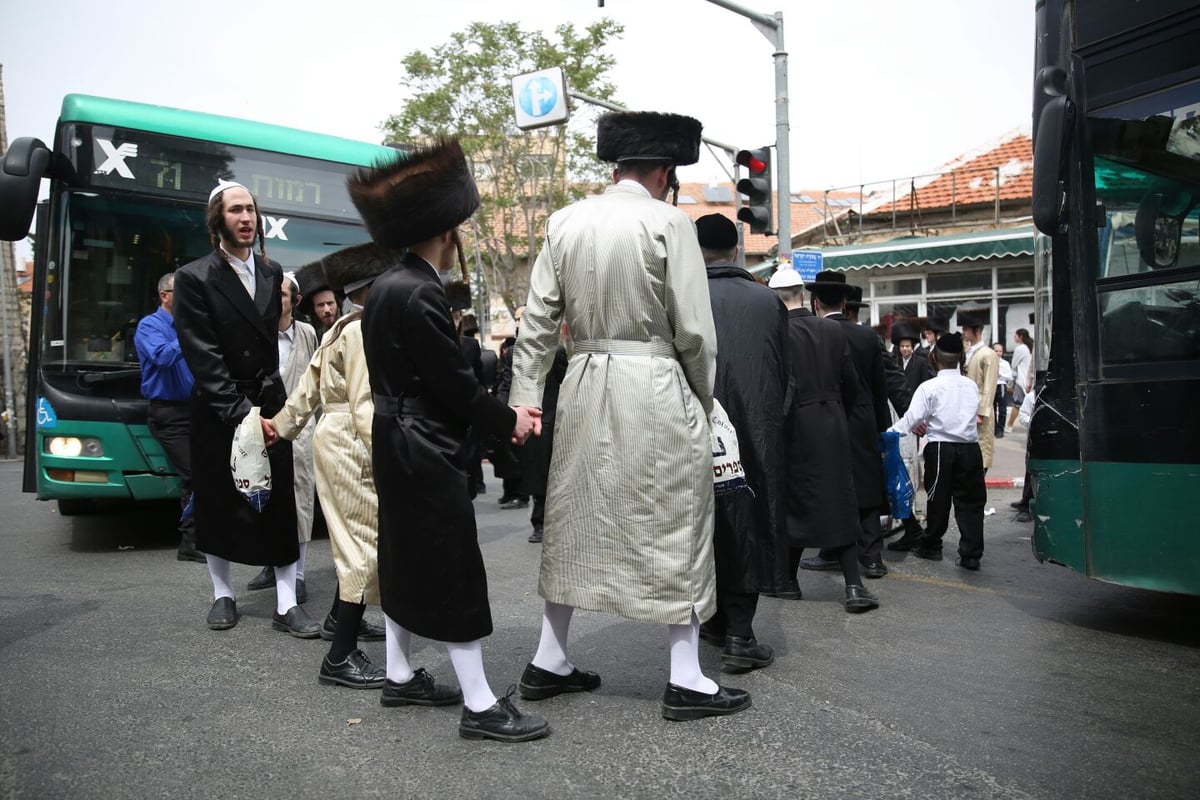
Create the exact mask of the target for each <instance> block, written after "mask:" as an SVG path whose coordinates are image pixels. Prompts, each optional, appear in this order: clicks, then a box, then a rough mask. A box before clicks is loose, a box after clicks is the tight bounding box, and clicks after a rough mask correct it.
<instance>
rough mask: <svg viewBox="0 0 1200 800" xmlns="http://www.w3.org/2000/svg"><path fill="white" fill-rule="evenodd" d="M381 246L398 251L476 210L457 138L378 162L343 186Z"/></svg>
mask: <svg viewBox="0 0 1200 800" xmlns="http://www.w3.org/2000/svg"><path fill="white" fill-rule="evenodd" d="M346 186H347V188H349V190H350V199H351V200H352V201H353V202H354V207H355V208H357V209H358V213H359V214H361V215H362V218H363V222H364V223H365V224H366V226H367V230H368V231H370V232H371V238H372V239H374V240H375V243H376V244H378V245H379V246H380V247H383V248H385V249H389V250H399V249H402V248H405V247H408V246H409V245H414V244H416V243H418V242H423V241H425V240H426V239H431V238H433V237H434V236H437V235H438V234H439V233H444V232H446V231H448V230H451V229H452V228H455V227H457V226H458V225H459V223H461V222H463V221H464V220H466V219H468V218H469V217H470V216H471V215H472V214H474V213H475V209H477V208H479V190H478V189H477V188H476V187H475V179H474V178H472V177H471V170H470V168H469V167H468V166H467V159H466V156H464V155H463V151H462V147H461V146H460V145H459V143H458V140H457V139H439V140H437V141H436V142H435V143H434V144H433V145H432V146H430V147H418V148H415V149H414V150H412V151H410V152H407V153H401V152H397V153H396V155H395V156H394V157H388V158H384V159H382V160H380V161H379V162H377V163H376V164H375V166H374V167H371V168H370V169H366V168H364V169H360V170H358V171H356V172H355V173H354V174H353V175H351V176H350V178H349V179H348V180H347V181H346Z"/></svg>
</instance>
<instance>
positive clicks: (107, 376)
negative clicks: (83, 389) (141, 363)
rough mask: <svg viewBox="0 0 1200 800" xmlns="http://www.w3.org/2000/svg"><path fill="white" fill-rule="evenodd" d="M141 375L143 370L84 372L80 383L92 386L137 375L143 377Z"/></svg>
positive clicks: (81, 374)
mask: <svg viewBox="0 0 1200 800" xmlns="http://www.w3.org/2000/svg"><path fill="white" fill-rule="evenodd" d="M141 374H142V371H141V369H118V370H113V371H111V372H83V373H80V375H79V382H80V383H81V384H83V385H84V386H91V385H92V384H93V383H107V382H108V381H119V380H122V379H124V378H132V377H134V376H135V375H136V376H138V377H141Z"/></svg>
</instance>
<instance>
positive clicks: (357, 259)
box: [300, 242, 388, 294]
mask: <svg viewBox="0 0 1200 800" xmlns="http://www.w3.org/2000/svg"><path fill="white" fill-rule="evenodd" d="M321 266H322V267H323V268H324V270H325V277H326V279H327V280H328V281H329V288H331V289H333V290H334V291H335V292H340V293H342V294H349V293H350V292H353V291H354V290H355V289H360V288H362V287H363V286H366V285H367V284H368V283H370V282H371V281H373V280H375V278H377V277H378V276H380V275H382V274H383V272H384V270H386V269H387V268H388V262H387V260H386V258H385V257H384V255H383V253H382V252H380V250H379V247H378V246H377V245H376V244H375V243H374V242H367V243H366V244H356V245H354V246H353V247H346V248H343V249H342V250H338V251H337V252H334V253H330V254H329V255H327V256H325V258H323V259H321ZM300 285H301V286H303V285H304V284H303V283H301V284H300Z"/></svg>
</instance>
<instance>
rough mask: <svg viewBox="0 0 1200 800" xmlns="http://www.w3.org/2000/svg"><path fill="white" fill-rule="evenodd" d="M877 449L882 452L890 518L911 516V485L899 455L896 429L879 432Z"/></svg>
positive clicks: (898, 438)
mask: <svg viewBox="0 0 1200 800" xmlns="http://www.w3.org/2000/svg"><path fill="white" fill-rule="evenodd" d="M879 449H880V450H881V451H882V452H883V477H884V480H885V482H886V483H887V493H888V507H889V509H890V510H891V512H892V519H908V518H909V517H911V516H912V504H913V485H912V481H910V480H909V479H908V467H906V466H905V465H904V459H903V458H901V457H900V434H899V433H897V432H896V431H884V432H883V433H881V434H879Z"/></svg>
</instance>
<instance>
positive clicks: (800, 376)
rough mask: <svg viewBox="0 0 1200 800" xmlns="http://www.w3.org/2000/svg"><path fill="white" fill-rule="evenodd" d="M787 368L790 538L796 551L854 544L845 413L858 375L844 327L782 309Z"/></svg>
mask: <svg viewBox="0 0 1200 800" xmlns="http://www.w3.org/2000/svg"><path fill="white" fill-rule="evenodd" d="M788 364H789V372H790V373H791V389H790V394H789V402H788V414H787V422H786V431H785V438H784V441H785V449H786V453H787V526H788V528H787V530H788V538H789V540H790V542H791V546H792V547H796V548H804V547H821V548H835V547H842V546H844V545H847V544H852V543H853V542H855V541H857V537H858V530H859V522H858V500H857V498H856V496H855V493H854V475H853V468H852V466H851V463H850V434H849V426H848V423H847V421H846V409H847V408H853V407H854V406H855V403H856V401H857V399H858V373H857V372H856V371H855V369H854V364H853V362H852V361H851V356H850V345H849V344H848V343H847V342H846V334H845V333H843V332H842V326H841V325H839V324H838V323H837V322H834V321H833V320H829V319H822V318H821V317H818V316H816V315H815V314H813V313H812V312H811V311H809V310H808V309H807V308H798V309H792V310H790V311H788Z"/></svg>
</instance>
